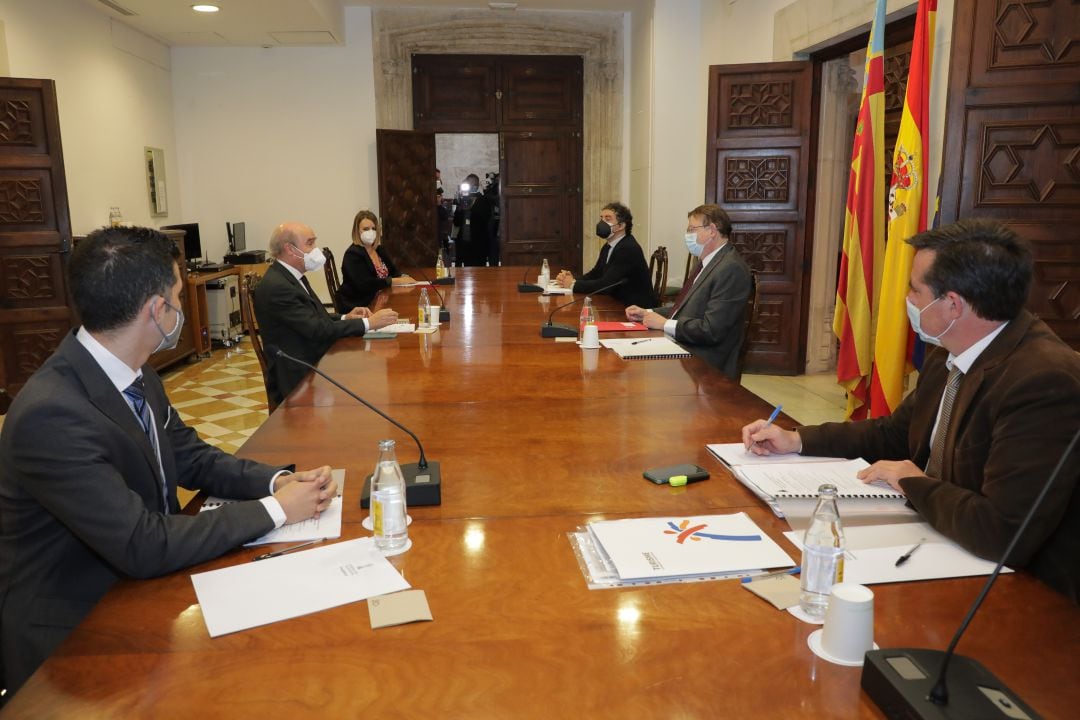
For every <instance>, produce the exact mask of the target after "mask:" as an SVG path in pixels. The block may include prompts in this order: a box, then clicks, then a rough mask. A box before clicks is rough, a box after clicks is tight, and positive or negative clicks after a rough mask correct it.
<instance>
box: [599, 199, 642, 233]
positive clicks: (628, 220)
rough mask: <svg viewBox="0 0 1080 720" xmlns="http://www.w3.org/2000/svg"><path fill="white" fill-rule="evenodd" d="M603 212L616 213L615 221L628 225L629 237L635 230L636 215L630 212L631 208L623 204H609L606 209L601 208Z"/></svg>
mask: <svg viewBox="0 0 1080 720" xmlns="http://www.w3.org/2000/svg"><path fill="white" fill-rule="evenodd" d="M600 210H601V211H604V210H610V211H611V212H613V213H615V219H616V220H618V221H619V222H621V223H623V224H624V225H626V234H627V235H629V234H630V232H631V231H632V230H633V229H634V215H633V213H631V212H630V208H628V207H626V206H625V205H623V204H622V203H617V202H614V203H608V204H607V205H605V206H604V207H602V208H600Z"/></svg>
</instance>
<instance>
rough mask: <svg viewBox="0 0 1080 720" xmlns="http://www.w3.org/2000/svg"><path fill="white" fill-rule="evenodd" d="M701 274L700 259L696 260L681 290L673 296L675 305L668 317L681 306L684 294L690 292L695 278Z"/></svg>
mask: <svg viewBox="0 0 1080 720" xmlns="http://www.w3.org/2000/svg"><path fill="white" fill-rule="evenodd" d="M700 274H701V261H700V260H699V261H697V263H696V264H695V265H694V269H693V270H692V271H691V272H690V276H689V277H687V278H686V282H684V283H683V286H682V290H680V291H679V294H678V295H677V296H676V297H675V305H674V307H673V308H672V310H671V315H669V316H668V317H675V313H677V312H679V310H680V309H681V308H682V304H683V303H684V302H686V296H687V295H689V294H690V288H692V287H694V281H695V280H697V276H698V275H700Z"/></svg>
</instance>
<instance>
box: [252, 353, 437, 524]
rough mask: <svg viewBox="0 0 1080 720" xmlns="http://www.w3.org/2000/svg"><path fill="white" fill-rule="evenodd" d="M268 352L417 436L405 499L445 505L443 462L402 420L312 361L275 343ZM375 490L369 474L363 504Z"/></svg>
mask: <svg viewBox="0 0 1080 720" xmlns="http://www.w3.org/2000/svg"><path fill="white" fill-rule="evenodd" d="M266 354H267V355H269V356H270V357H275V358H284V359H286V360H290V361H292V362H294V363H296V364H297V365H303V366H304V367H306V368H308V369H309V370H311V371H312V372H314V373H315V374H316V375H318V376H319V377H321V378H323V379H324V380H326V381H327V382H329V383H330V384H331V385H333V386H334V387H336V388H337V389H339V390H341V391H342V392H343V393H345V394H346V395H348V396H349V397H351V398H352V399H353V400H356V401H357V402H359V403H360V404H361V405H363V406H364V407H366V408H368V409H369V410H371V411H373V412H374V413H375V414H377V415H378V416H380V417H381V418H383V419H384V420H387V421H389V422H390V423H391V424H392V425H394V426H395V427H397V428H400V429H401V430H404V431H405V434H406V435H408V436H409V437H411V438H412V439H413V442H415V443H416V447H417V448H419V450H420V461H419V462H416V463H403V464H402V465H401V474H402V475H404V476H405V502H406V504H408V505H412V506H417V505H441V504H442V473H441V472H440V470H439V463H438V462H436V461H434V460H433V461H431V462H430V463H429V462H428V461H427V457H426V456H425V455H424V446H423V445H421V444H420V439H419V438H418V437H416V435H415V434H414V433H413V431H412V430H410V429H409V428H407V427H405V426H404V425H402V424H401V423H399V422H398V421H397V420H395V419H394V418H392V417H390V416H389V415H387V414H386V413H384V412H383V411H382V410H380V409H379V408H377V407H375V406H374V405H372V404H371V403H369V402H368V401H367V400H365V399H364V398H362V397H360V396H359V395H357V394H356V393H354V392H353V391H352V390H350V389H349V388H347V387H345V386H344V385H342V384H341V383H339V382H338V381H337V380H334V378H332V377H330V376H329V375H327V374H326V373H324V372H323V371H322V370H320V369H319V368H317V367H315V366H314V365H312V364H311V363H306V362H304V361H303V360H301V359H299V358H295V357H293V356H292V355H289V354H288V353H286V352H285V351H284V350H282V349H281V348H279V347H277V346H275V345H267V346H266ZM370 492H371V476H370V475H368V477H367V480H365V481H364V491H363V493H362V494H361V497H360V507H362V508H366V507H367V506H368V496H369V495H370Z"/></svg>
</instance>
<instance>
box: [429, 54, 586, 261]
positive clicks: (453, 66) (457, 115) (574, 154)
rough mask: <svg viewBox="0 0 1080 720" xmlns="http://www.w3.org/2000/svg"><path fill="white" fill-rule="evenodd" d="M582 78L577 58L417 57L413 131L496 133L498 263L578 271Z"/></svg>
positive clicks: (525, 56) (540, 56) (530, 56)
mask: <svg viewBox="0 0 1080 720" xmlns="http://www.w3.org/2000/svg"><path fill="white" fill-rule="evenodd" d="M582 78H583V63H582V59H581V57H579V56H558V55H484V56H472V55H414V56H413V123H414V125H413V126H414V127H415V128H416V129H417V130H431V131H434V132H463V133H464V132H470V133H472V132H492V131H494V132H498V133H499V197H500V215H501V222H500V242H501V253H500V254H501V259H502V264H503V265H537V266H539V264H540V261H541V260H542V259H543V258H547V259H548V261H549V262H550V263H552V264H553V265H555V266H556V267H558V268H569V269H572V270H574V271H575V272H580V271H581V243H582V229H581V225H582V222H581V213H582V196H581V187H582V123H583V108H584V99H583V96H582V87H583V84H582ZM553 269H555V268H553Z"/></svg>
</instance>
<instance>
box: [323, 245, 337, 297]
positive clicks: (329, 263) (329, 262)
mask: <svg viewBox="0 0 1080 720" xmlns="http://www.w3.org/2000/svg"><path fill="white" fill-rule="evenodd" d="M322 251H323V255H325V256H326V264H325V265H323V271H324V272H325V273H326V289H327V290H329V291H330V302H328V303H323V305H325V306H326V307H328V308H335V307H337V291H338V288H340V287H341V277H340V276H339V275H338V270H337V264H336V263H335V262H334V251H333V250H331V249H330V248H328V247H324V248H323V249H322Z"/></svg>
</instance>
